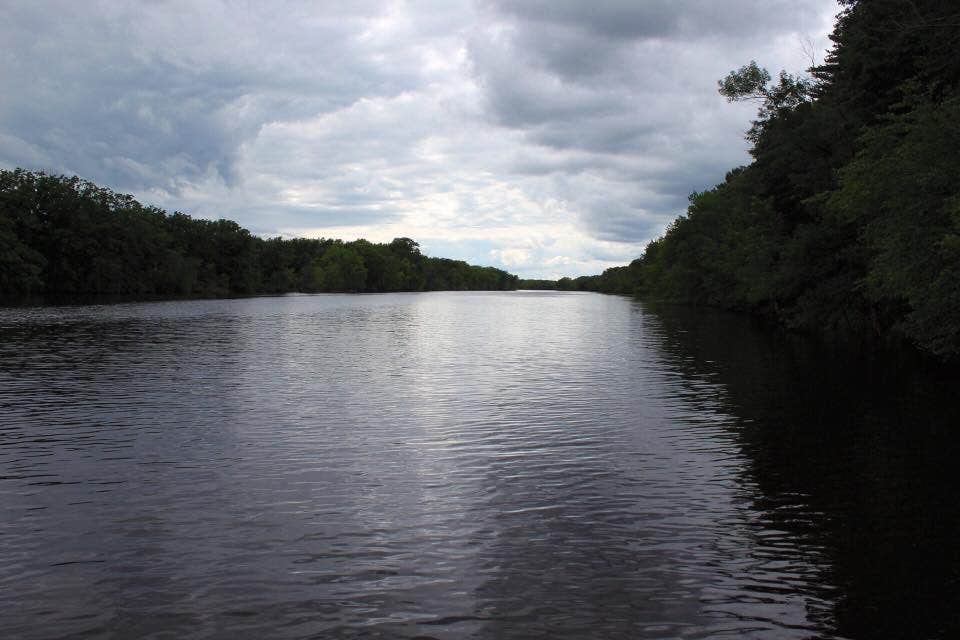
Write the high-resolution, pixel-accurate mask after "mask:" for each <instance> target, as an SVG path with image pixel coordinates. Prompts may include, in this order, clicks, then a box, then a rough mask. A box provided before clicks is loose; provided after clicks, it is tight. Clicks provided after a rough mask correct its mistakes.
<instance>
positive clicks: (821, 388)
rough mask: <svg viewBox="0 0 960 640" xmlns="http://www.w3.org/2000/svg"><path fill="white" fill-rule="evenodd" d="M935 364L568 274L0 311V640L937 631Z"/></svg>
mask: <svg viewBox="0 0 960 640" xmlns="http://www.w3.org/2000/svg"><path fill="white" fill-rule="evenodd" d="M955 383H956V381H953V383H951V381H949V380H943V379H942V376H941V380H939V381H938V380H937V379H935V378H933V377H929V376H928V377H925V376H923V375H921V374H917V373H913V372H911V371H908V370H906V369H904V368H903V367H900V366H898V365H897V364H896V363H891V362H885V361H883V360H881V359H878V358H875V359H872V360H862V361H853V360H851V359H850V358H846V357H841V356H839V355H837V354H836V353H834V352H832V351H831V350H830V349H827V348H824V347H818V346H816V345H814V344H811V343H810V342H804V341H802V340H798V339H794V338H790V339H788V338H784V337H782V336H777V335H771V334H770V333H765V332H764V331H761V330H759V329H757V328H755V327H753V326H751V325H750V323H749V322H748V321H746V320H744V319H742V318H739V317H731V316H725V315H720V314H715V313H707V312H702V311H700V312H696V313H694V312H690V311H681V310H676V309H650V308H646V307H644V306H643V305H641V304H640V303H638V302H635V301H632V300H629V299H626V298H621V297H612V296H600V295H593V294H569V293H566V294H565V293H526V292H515V293H433V294H405V295H380V296H337V295H324V296H291V297H280V298H256V299H246V300H224V301H190V302H164V303H144V304H122V305H114V306H88V307H61V308H43V309H39V308H35V309H6V310H0V508H2V517H0V629H2V631H0V634H2V636H3V637H5V638H85V637H104V638H179V637H195V638H229V639H231V640H232V639H235V638H311V637H315V638H373V637H383V638H404V637H414V636H417V635H428V636H433V637H436V638H441V639H447V638H450V639H454V638H491V639H494V638H531V637H549V638H715V637H717V638H719V637H726V638H737V637H755V638H834V637H848V638H953V637H958V634H960V538H958V534H960V515H958V514H960V506H958V505H960V502H958V494H957V491H956V487H957V486H960V482H958V481H957V480H956V476H957V474H958V465H957V460H958V454H960V437H958V435H957V432H958V429H960V419H958V418H960V415H958V414H960V412H958V406H960V401H958V398H957V391H958V386H957V385H956V384H955Z"/></svg>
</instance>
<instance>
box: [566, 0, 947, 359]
mask: <svg viewBox="0 0 960 640" xmlns="http://www.w3.org/2000/svg"><path fill="white" fill-rule="evenodd" d="M841 4H842V5H843V10H842V12H841V13H840V15H839V16H838V21H837V24H836V27H835V30H834V32H833V34H832V36H831V38H832V40H833V42H834V46H833V49H832V51H831V52H830V54H829V55H828V57H827V58H826V60H825V62H824V63H823V64H819V65H816V66H813V67H812V68H811V69H810V77H808V78H802V77H799V78H798V77H794V76H791V75H789V74H786V73H781V74H780V75H779V77H778V78H777V79H776V80H772V79H771V76H770V74H769V73H768V72H767V71H766V70H765V69H763V68H762V67H760V66H759V65H757V64H756V63H755V62H751V63H750V64H748V65H746V66H744V67H742V68H741V69H739V70H737V71H734V72H732V73H731V74H730V75H729V76H727V78H725V79H724V80H722V81H721V82H720V93H721V94H722V95H723V96H725V97H726V98H727V99H728V100H734V101H740V100H753V101H756V102H757V103H758V104H759V113H758V117H757V119H756V121H754V122H753V126H752V127H751V129H750V131H749V133H748V134H747V137H748V139H749V140H750V141H751V142H752V150H751V154H752V156H753V161H752V163H751V164H750V165H749V166H746V167H741V168H738V169H735V170H733V171H731V172H730V173H729V174H728V175H727V177H726V180H725V181H724V182H723V183H722V184H720V185H718V186H717V187H715V188H713V189H710V190H708V191H704V192H702V193H694V194H692V195H691V196H690V205H689V208H688V209H687V211H686V214H685V215H682V216H680V217H679V218H677V219H676V220H675V221H674V222H673V224H671V225H670V227H669V228H668V229H667V231H666V233H665V234H664V235H663V236H662V237H661V238H659V239H657V240H655V241H653V242H651V243H650V244H649V245H648V246H647V247H646V250H645V251H644V253H643V255H642V256H641V257H640V258H638V259H637V260H634V261H633V262H631V263H630V264H629V265H627V266H624V267H616V268H613V269H607V270H606V271H604V272H603V273H602V274H601V275H599V276H589V277H587V278H586V279H582V278H578V279H576V280H572V281H570V283H569V284H570V285H571V286H573V287H574V288H578V287H583V288H587V289H590V290H594V291H604V292H616V293H636V294H640V295H642V296H646V297H650V298H658V299H666V300H673V301H682V302H687V303H696V304H705V305H713V306H717V307H724V308H729V309H740V310H745V311H749V312H752V313H756V314H760V315H763V316H767V317H770V318H773V319H775V320H777V321H778V322H780V323H783V324H784V325H787V326H789V327H794V328H799V329H806V330H816V331H832V332H836V333H839V334H843V335H853V336H861V337H864V338H869V339H874V338H877V337H880V338H890V337H895V338H897V339H906V340H908V341H910V342H912V343H913V344H915V345H917V346H919V347H920V348H921V349H923V350H925V351H927V352H930V353H933V354H937V355H939V356H941V357H943V358H947V359H951V358H957V357H960V92H958V86H960V55H958V51H960V6H958V5H957V3H956V1H955V0H911V1H910V2H905V1H903V0H859V1H858V0H841ZM558 284H559V283H558Z"/></svg>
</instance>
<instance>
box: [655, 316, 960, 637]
mask: <svg viewBox="0 0 960 640" xmlns="http://www.w3.org/2000/svg"><path fill="white" fill-rule="evenodd" d="M653 313H655V315H656V316H657V317H658V319H659V320H660V321H661V323H662V327H663V340H662V349H663V351H664V353H665V354H666V355H667V357H672V358H673V359H674V360H675V361H676V362H678V363H683V366H684V368H685V373H686V374H687V375H689V376H690V377H702V376H710V379H711V380H713V381H715V382H718V383H720V384H721V385H722V386H723V388H724V389H725V393H726V401H727V402H728V404H729V411H730V412H731V413H732V414H734V415H737V416H739V417H740V418H741V420H740V423H739V424H738V426H737V428H736V430H735V432H736V436H737V438H738V441H739V444H740V446H741V448H742V450H743V452H744V453H745V454H746V455H747V457H748V459H749V460H750V461H751V463H752V464H750V466H749V468H748V469H747V474H748V477H749V478H751V479H752V480H753V481H755V482H756V484H757V485H758V487H759V488H760V490H761V491H762V494H761V497H760V498H759V499H758V501H757V504H756V507H757V508H758V509H759V510H761V511H763V512H764V513H765V517H769V518H770V519H771V521H772V522H774V523H776V524H777V526H779V527H782V528H783V529H785V530H787V531H789V532H791V533H792V534H793V535H796V536H803V537H805V538H807V539H809V540H810V541H811V542H813V543H814V544H818V545H822V546H823V548H824V549H825V552H826V553H827V556H828V557H829V559H830V564H831V572H832V573H831V575H829V576H827V578H828V579H829V580H830V582H833V583H834V584H835V585H837V587H838V588H839V591H838V592H837V593H836V594H835V595H834V597H833V598H832V600H833V601H834V616H835V624H836V627H837V631H838V633H840V634H841V635H844V636H850V637H857V638H859V637H864V638H867V637H869V638H907V637H910V638H927V637H948V636H949V637H953V636H952V634H953V633H956V632H957V631H958V630H960V617H958V615H957V612H958V611H960V545H958V544H957V542H956V541H957V539H958V534H960V505H958V503H957V501H956V494H955V491H954V487H955V486H956V481H955V474H954V464H955V461H956V459H957V455H958V453H960V434H958V433H957V430H956V427H957V425H958V424H960V404H958V403H957V401H956V396H955V390H956V388H957V387H956V380H955V379H954V380H952V381H951V380H950V379H949V378H950V377H951V375H950V374H945V373H944V372H939V373H937V372H930V371H926V372H925V371H922V370H921V369H922V367H921V366H920V365H918V364H917V363H915V362H905V361H903V360H901V359H899V358H895V357H894V356H893V355H885V356H880V355H876V354H870V355H864V354H862V353H861V354H860V355H859V356H857V355H853V354H851V353H848V352H845V351H844V350H843V349H841V348H835V346H831V345H827V344H822V343H815V342H814V341H812V340H806V339H803V338H797V337H793V336H783V335H777V334H773V333H770V332H767V331H766V330H763V329H761V328H759V327H758V326H756V325H753V324H751V323H750V321H749V320H747V319H745V318H743V317H739V316H735V315H729V314H721V313H714V312H707V311H704V310H699V309H698V310H689V309H686V310H685V309H682V308H676V307H663V308H660V307H658V308H656V309H655V310H654V311H653ZM951 382H952V385H951Z"/></svg>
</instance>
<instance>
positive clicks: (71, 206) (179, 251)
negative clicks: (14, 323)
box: [0, 169, 518, 300]
mask: <svg viewBox="0 0 960 640" xmlns="http://www.w3.org/2000/svg"><path fill="white" fill-rule="evenodd" d="M517 282H518V278H517V276H514V275H511V274H509V273H507V272H505V271H501V270H500V269H495V268H493V267H477V266H472V265H469V264H467V263H466V262H462V261H459V260H448V259H444V258H433V257H428V256H425V255H423V254H421V253H420V249H419V246H418V245H417V243H416V242H414V241H413V240H410V239H409V238H397V239H395V240H393V242H390V243H389V244H374V243H371V242H367V241H366V240H357V241H354V242H342V241H340V240H327V239H306V238H297V239H293V240H284V239H281V238H271V239H268V240H265V239H262V238H259V237H257V236H254V235H252V234H251V233H250V232H249V231H247V230H246V229H244V228H242V227H241V226H240V225H238V224H237V223H235V222H231V221H230V220H216V221H211V220H201V219H195V218H191V217H190V216H188V215H185V214H183V213H179V212H177V213H173V214H167V213H166V212H165V211H163V210H161V209H159V208H157V207H152V206H145V205H142V204H140V203H139V202H137V201H136V200H135V199H134V198H133V197H132V196H129V195H123V194H119V193H115V192H113V191H111V190H109V189H105V188H102V187H98V186H97V185H95V184H93V183H91V182H87V181H85V180H81V179H80V178H77V177H65V176H53V175H47V174H44V173H34V172H29V171H24V170H22V169H17V170H15V171H0V298H4V299H8V300H9V299H14V298H20V297H26V296H37V295H40V296H52V295H76V294H84V295H85V294H117V295H124V296H151V295H200V296H220V295H233V294H254V293H281V292H290V291H302V292H321V291H330V292H333V291H339V292H382V291H430V290H467V289H515V288H516V287H517Z"/></svg>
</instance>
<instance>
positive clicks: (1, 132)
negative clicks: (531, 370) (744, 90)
mask: <svg viewBox="0 0 960 640" xmlns="http://www.w3.org/2000/svg"><path fill="white" fill-rule="evenodd" d="M773 5H775V6H773ZM280 6H281V7H282V9H281V8H278V5H272V4H262V5H260V4H256V3H255V4H253V5H251V4H249V3H243V4H239V3H234V2H230V1H228V0H208V1H206V2H162V3H159V2H158V3H141V2H134V1H133V0H128V1H126V2H113V1H111V2H107V1H103V2H92V3H82V4H77V3H73V2H66V1H62V2H48V3H40V4H38V3H34V2H29V1H26V0H23V1H16V0H15V1H13V2H8V3H6V4H5V21H4V23H3V25H0V55H2V56H3V59H4V61H5V64H4V68H3V71H2V75H0V93H2V95H3V96H4V99H3V100H2V101H0V165H3V166H8V167H12V166H25V167H28V168H34V169H46V170H49V171H54V172H71V173H78V174H80V175H82V176H84V177H86V178H89V179H92V180H94V181H97V182H99V183H101V184H104V185H106V186H110V187H112V188H115V189H118V190H122V191H132V192H134V193H135V194H136V195H138V197H141V198H142V199H143V200H145V201H147V202H150V203H153V204H158V205H160V206H165V207H167V208H169V209H179V210H183V211H185V212H188V213H192V214H194V215H198V216H204V217H228V218H232V219H235V220H237V221H238V222H240V223H241V224H243V225H245V226H247V227H248V228H250V229H252V230H253V231H255V232H257V233H260V234H263V235H277V234H282V235H287V236H292V235H322V236H327V237H342V238H347V239H350V238H355V237H366V238H368V239H370V240H384V241H385V240H390V239H391V238H393V237H397V236H408V237H412V238H415V239H416V240H418V241H420V242H421V244H422V246H423V247H424V249H425V250H427V251H428V252H430V253H432V254H433V255H445V256H449V257H453V258H461V259H467V260H470V261H472V262H475V263H481V264H489V263H492V264H496V265H498V266H502V267H507V268H509V269H511V270H513V271H514V272H517V273H520V274H521V275H524V276H530V277H559V276H562V275H570V276H576V275H580V274H583V273H595V272H598V271H600V270H602V269H603V268H606V267H608V266H612V265H615V264H623V263H626V262H628V261H629V260H630V259H632V258H633V257H636V256H637V255H638V254H639V252H640V251H641V250H642V248H643V245H644V243H645V241H646V240H648V239H650V238H651V237H654V236H656V235H658V234H659V233H661V232H662V230H663V229H664V228H665V226H666V225H667V224H668V223H669V221H670V220H671V219H672V217H673V216H675V215H676V214H678V213H680V212H682V210H683V208H684V206H685V202H686V195H687V194H688V193H689V192H690V191H693V190H701V189H704V188H707V187H710V186H712V184H714V183H715V182H717V181H718V180H721V179H722V177H723V175H724V173H725V172H726V171H727V170H728V169H730V168H732V167H733V166H735V165H737V164H740V163H743V162H745V161H746V158H747V156H746V146H745V143H744V141H743V138H742V132H743V130H745V129H746V127H747V124H748V121H749V119H750V117H751V115H752V114H751V112H750V108H749V107H744V106H741V105H729V104H727V103H725V102H724V101H723V100H722V99H721V98H720V97H719V96H718V95H717V94H716V89H715V87H716V80H717V78H719V77H721V76H722V75H724V74H725V73H726V72H727V71H728V70H729V69H731V68H734V67H737V66H739V65H741V64H743V63H744V62H746V61H748V60H750V59H752V58H755V59H757V60H758V61H760V62H761V63H762V64H765V65H767V66H769V67H770V68H771V69H779V68H781V67H785V68H787V69H790V70H798V69H802V68H803V67H804V66H805V65H806V64H807V62H806V60H805V58H804V54H803V46H802V38H803V37H810V38H813V39H814V42H815V43H816V45H817V46H818V47H819V48H821V49H823V48H825V47H826V41H825V40H824V34H825V33H826V32H827V30H829V28H830V26H831V16H832V14H833V13H834V12H835V11H836V7H835V5H834V3H833V2H832V1H831V0H804V1H801V2H786V1H785V0H777V1H776V2H775V3H773V4H771V3H769V2H760V1H759V0H735V1H732V2H731V3H723V10H722V11H721V10H720V9H718V7H719V6H720V5H719V4H718V3H715V2H710V1H707V0H688V1H687V2H668V1H667V0H649V1H647V2H635V1H623V2H617V1H613V0H598V1H597V2H592V3H589V5H588V4H586V3H582V2H579V1H574V0H550V2H508V1H506V0H502V1H497V2H494V1H486V0H484V1H481V2H476V3H471V2H466V1H463V2H453V1H451V2H448V1H442V2H441V1H437V2H429V3H428V2H402V1H396V2H372V1H371V2H354V1H350V2H346V1H345V2H341V3H322V4H317V3H313V2H288V3H284V4H283V5H280ZM588 9H589V11H588Z"/></svg>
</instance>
